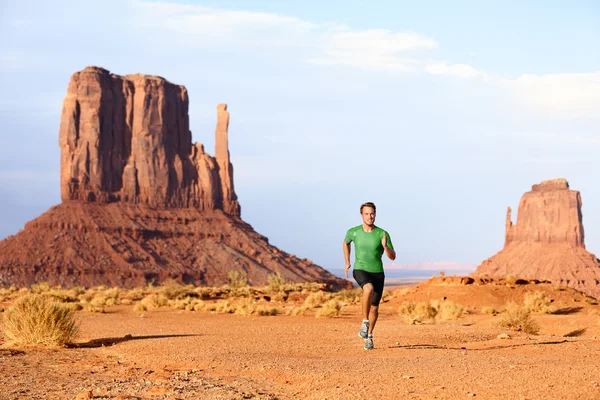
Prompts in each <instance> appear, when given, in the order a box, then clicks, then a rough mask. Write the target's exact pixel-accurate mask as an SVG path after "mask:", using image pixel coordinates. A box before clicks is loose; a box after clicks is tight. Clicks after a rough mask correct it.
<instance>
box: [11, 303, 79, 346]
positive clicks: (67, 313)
mask: <svg viewBox="0 0 600 400" xmlns="http://www.w3.org/2000/svg"><path fill="white" fill-rule="evenodd" d="M3 319H4V327H3V330H4V334H5V335H6V337H7V339H8V342H9V343H11V344H21V345H31V344H42V345H47V346H64V345H65V344H67V343H70V342H71V341H72V340H73V339H74V338H75V337H76V335H77V332H78V330H79V326H78V324H77V322H76V321H75V319H74V317H73V311H72V310H71V308H69V307H66V306H65V305H63V304H61V303H60V302H59V301H57V300H56V299H54V298H52V297H51V296H48V295H43V294H29V295H26V296H23V297H21V298H19V299H17V300H15V302H14V303H13V305H12V306H11V307H10V308H9V309H8V310H6V312H5V313H4V318H3Z"/></svg>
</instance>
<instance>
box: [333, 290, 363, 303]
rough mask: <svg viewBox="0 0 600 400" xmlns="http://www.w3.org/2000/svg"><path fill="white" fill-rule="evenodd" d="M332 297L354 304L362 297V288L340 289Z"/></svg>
mask: <svg viewBox="0 0 600 400" xmlns="http://www.w3.org/2000/svg"><path fill="white" fill-rule="evenodd" d="M333 297H334V298H335V299H337V300H339V301H342V302H344V303H347V304H356V303H359V302H360V299H361V298H362V290H361V289H360V288H355V289H344V290H340V291H339V292H337V293H336V294H334V295H333Z"/></svg>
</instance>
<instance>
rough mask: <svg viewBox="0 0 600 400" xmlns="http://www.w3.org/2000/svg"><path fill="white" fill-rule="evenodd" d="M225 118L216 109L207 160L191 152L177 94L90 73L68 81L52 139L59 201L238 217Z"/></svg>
mask: <svg viewBox="0 0 600 400" xmlns="http://www.w3.org/2000/svg"><path fill="white" fill-rule="evenodd" d="M226 110H227V105H225V104H220V105H219V106H218V107H217V115H218V122H217V131H216V141H217V146H216V149H217V151H216V159H215V158H213V157H211V156H209V155H208V154H206V153H205V152H204V146H202V145H201V144H198V143H195V144H192V141H191V139H192V133H191V132H190V130H189V117H188V94H187V90H186V89H185V87H183V86H179V85H174V84H172V83H170V82H168V81H167V80H165V79H163V78H161V77H157V76H148V75H126V76H124V77H122V76H118V75H113V74H111V73H110V72H108V71H107V70H105V69H102V68H97V67H88V68H86V69H84V70H83V71H81V72H77V73H75V74H73V76H72V77H71V81H70V82H69V86H68V89H67V95H66V97H65V100H64V104H63V111H62V119H61V124H60V134H59V145H60V148H61V180H60V181H61V195H62V200H63V201H67V200H83V201H87V202H94V203H98V204H105V203H112V202H125V203H132V204H146V205H148V206H151V207H158V208H164V207H175V208H181V207H184V208H185V207H194V208H198V209H200V210H214V209H221V210H223V211H225V212H226V213H227V214H230V215H240V206H239V204H238V202H237V196H236V194H235V191H234V189H233V167H232V166H231V163H230V162H229V151H228V148H227V145H228V143H227V142H228V137H227V135H228V132H227V127H228V123H229V113H228V112H227V111H226Z"/></svg>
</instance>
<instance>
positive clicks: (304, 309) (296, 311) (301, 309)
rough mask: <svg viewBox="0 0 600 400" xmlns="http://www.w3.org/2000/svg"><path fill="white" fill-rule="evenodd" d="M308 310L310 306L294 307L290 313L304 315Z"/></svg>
mask: <svg viewBox="0 0 600 400" xmlns="http://www.w3.org/2000/svg"><path fill="white" fill-rule="evenodd" d="M308 310H310V308H309V307H306V306H300V307H296V308H294V309H293V310H292V315H306V312H307V311H308Z"/></svg>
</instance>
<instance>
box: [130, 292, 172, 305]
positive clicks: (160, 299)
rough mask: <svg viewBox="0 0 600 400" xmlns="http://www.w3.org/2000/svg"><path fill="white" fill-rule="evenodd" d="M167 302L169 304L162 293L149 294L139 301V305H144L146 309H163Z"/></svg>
mask: <svg viewBox="0 0 600 400" xmlns="http://www.w3.org/2000/svg"><path fill="white" fill-rule="evenodd" d="M168 302H169V299H167V298H166V297H165V295H164V294H162V293H159V294H156V293H153V294H149V295H148V296H146V297H144V298H143V299H142V300H141V301H140V303H141V304H143V305H145V306H146V308H147V309H152V308H159V307H164V306H166V305H167V304H168ZM140 303H138V304H140Z"/></svg>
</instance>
